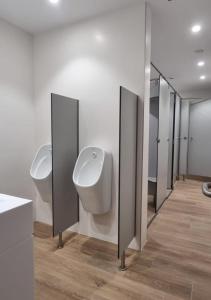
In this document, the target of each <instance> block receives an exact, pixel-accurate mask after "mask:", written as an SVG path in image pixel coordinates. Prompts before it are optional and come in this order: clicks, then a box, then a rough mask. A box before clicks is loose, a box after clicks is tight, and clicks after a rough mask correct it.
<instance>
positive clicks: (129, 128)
mask: <svg viewBox="0 0 211 300" xmlns="http://www.w3.org/2000/svg"><path fill="white" fill-rule="evenodd" d="M137 106H138V96H137V95H135V94H134V93H132V92H130V91H128V90H127V89H125V88H123V87H121V88H120V124H119V125H120V134H119V138H120V141H119V152H120V157H119V220H118V225H119V230H118V256H119V257H121V256H122V255H123V253H124V251H125V250H126V249H127V247H128V246H129V244H130V242H131V241H132V239H133V238H134V236H135V222H136V217H135V216H136V212H135V211H136V167H137V111H138V107H137Z"/></svg>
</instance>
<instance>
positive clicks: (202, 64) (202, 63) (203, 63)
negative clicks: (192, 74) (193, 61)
mask: <svg viewBox="0 0 211 300" xmlns="http://www.w3.org/2000/svg"><path fill="white" fill-rule="evenodd" d="M197 65H198V66H199V67H203V66H204V65H205V62H204V61H199V62H198V64H197Z"/></svg>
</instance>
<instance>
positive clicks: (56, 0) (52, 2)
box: [48, 0, 60, 5]
mask: <svg viewBox="0 0 211 300" xmlns="http://www.w3.org/2000/svg"><path fill="white" fill-rule="evenodd" d="M48 1H49V2H50V3H51V4H54V5H56V4H58V3H59V1H60V0H48Z"/></svg>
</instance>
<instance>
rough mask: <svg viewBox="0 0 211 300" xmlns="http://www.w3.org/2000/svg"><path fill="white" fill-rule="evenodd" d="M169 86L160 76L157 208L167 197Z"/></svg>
mask: <svg viewBox="0 0 211 300" xmlns="http://www.w3.org/2000/svg"><path fill="white" fill-rule="evenodd" d="M170 92H171V90H170V88H169V85H168V83H167V82H166V81H165V80H164V79H163V78H162V77H161V79H160V97H159V133H158V173H157V175H158V176H157V199H156V210H158V209H159V208H160V207H161V205H162V204H163V202H164V200H165V199H166V197H167V178H168V157H169V111H170Z"/></svg>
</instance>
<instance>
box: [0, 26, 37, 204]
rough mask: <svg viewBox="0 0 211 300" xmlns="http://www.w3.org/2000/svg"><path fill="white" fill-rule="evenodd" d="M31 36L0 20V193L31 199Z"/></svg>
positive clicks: (32, 192) (32, 191) (32, 138)
mask: <svg viewBox="0 0 211 300" xmlns="http://www.w3.org/2000/svg"><path fill="white" fill-rule="evenodd" d="M32 84H33V78H32V37H31V36H30V35H28V34H27V33H25V32H23V31H21V30H19V29H18V28H16V27H15V26H13V25H10V24H8V23H6V22H5V21H3V20H0V120H1V121H0V137H1V149H0V193H5V194H10V195H15V196H20V197H26V198H33V196H34V187H33V184H32V182H31V179H30V175H29V171H30V165H31V161H32V157H33V141H34V136H33V134H34V128H33V124H34V123H33V117H34V114H33V99H32V96H33V95H32V94H33V89H32Z"/></svg>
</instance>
